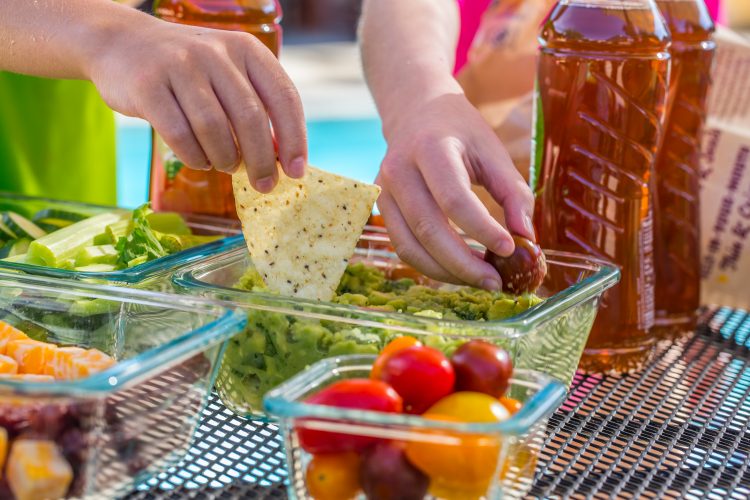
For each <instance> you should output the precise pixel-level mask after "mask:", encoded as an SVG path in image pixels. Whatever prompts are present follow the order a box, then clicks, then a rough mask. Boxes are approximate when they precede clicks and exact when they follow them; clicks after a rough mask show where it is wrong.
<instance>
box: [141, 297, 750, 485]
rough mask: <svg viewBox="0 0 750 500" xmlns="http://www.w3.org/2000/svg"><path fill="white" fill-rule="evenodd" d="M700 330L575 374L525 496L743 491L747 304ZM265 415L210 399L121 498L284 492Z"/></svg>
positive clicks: (747, 458)
mask: <svg viewBox="0 0 750 500" xmlns="http://www.w3.org/2000/svg"><path fill="white" fill-rule="evenodd" d="M702 325H703V326H701V328H700V329H699V331H698V332H697V333H696V334H695V335H693V336H691V337H689V338H687V339H685V340H682V341H680V342H677V343H675V344H673V345H672V346H666V347H663V348H661V349H660V351H659V352H658V355H657V357H656V359H655V360H654V362H653V363H651V364H650V365H649V366H648V368H647V369H646V370H644V371H643V372H642V373H639V374H636V375H628V376H622V377H604V376H595V375H585V376H584V375H579V376H577V377H576V379H575V381H574V383H573V386H572V387H571V391H570V396H569V398H568V400H567V401H566V402H565V404H564V405H563V406H562V407H561V408H560V410H558V412H557V413H556V414H555V415H554V416H553V417H552V418H551V420H550V423H549V428H548V430H549V433H548V438H547V440H546V443H545V447H544V449H543V451H542V454H541V456H540V460H539V465H538V467H537V472H536V479H535V482H534V485H533V487H532V490H531V492H530V496H531V497H543V498H548V497H566V498H568V497H570V498H613V497H618V498H657V497H659V498H695V499H698V498H716V499H724V498H737V499H744V498H750V471H749V470H748V469H749V468H750V428H749V426H750V397H749V396H750V316H748V315H746V314H745V313H743V312H738V311H733V310H729V309H716V310H709V311H706V313H705V314H704V320H703V321H702ZM283 467H284V457H283V451H282V443H281V440H280V438H279V436H278V435H277V433H276V429H275V427H274V426H272V425H268V424H260V423H255V422H250V421H247V420H244V419H242V418H239V417H236V416H234V415H233V414H232V413H231V412H229V411H228V410H227V409H226V408H224V406H223V405H222V404H221V403H220V402H219V400H218V399H212V400H211V402H210V404H209V405H208V407H207V408H206V410H205V412H204V415H203V420H202V423H201V426H200V429H199V431H198V434H197V437H196V442H195V445H194V446H193V448H192V450H191V452H190V454H189V455H188V456H187V457H186V458H185V460H184V461H183V462H182V463H181V464H180V465H179V466H177V467H174V468H172V469H170V470H168V471H166V472H164V473H162V474H161V475H159V476H158V477H157V478H155V479H152V480H151V481H149V482H147V483H144V484H143V485H142V486H141V488H139V490H138V491H136V492H134V493H132V494H131V495H130V496H129V497H128V498H129V499H132V500H136V499H177V498H215V499H234V498H243V499H245V498H275V497H280V498H284V497H285V496H286V495H285V490H284V487H283V482H284V479H285V472H284V468H283Z"/></svg>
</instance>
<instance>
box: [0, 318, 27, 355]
mask: <svg viewBox="0 0 750 500" xmlns="http://www.w3.org/2000/svg"><path fill="white" fill-rule="evenodd" d="M28 338H29V336H28V335H26V334H25V333H23V332H22V331H21V330H19V329H17V328H15V327H13V326H11V325H9V324H8V323H6V322H5V321H0V354H5V350H6V347H7V345H8V342H10V341H12V340H24V339H28Z"/></svg>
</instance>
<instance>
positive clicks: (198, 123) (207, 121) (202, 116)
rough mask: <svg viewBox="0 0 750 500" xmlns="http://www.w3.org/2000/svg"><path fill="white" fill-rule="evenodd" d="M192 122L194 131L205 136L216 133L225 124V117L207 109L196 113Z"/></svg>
mask: <svg viewBox="0 0 750 500" xmlns="http://www.w3.org/2000/svg"><path fill="white" fill-rule="evenodd" d="M194 122H195V123H194V125H193V126H194V128H195V131H196V132H198V133H199V134H201V135H207V136H215V135H218V134H219V133H220V131H221V130H222V129H223V128H225V127H226V125H227V121H226V118H224V117H222V116H219V114H218V113H214V112H212V111H208V110H204V111H201V112H200V113H198V114H197V115H196V116H195V118H194Z"/></svg>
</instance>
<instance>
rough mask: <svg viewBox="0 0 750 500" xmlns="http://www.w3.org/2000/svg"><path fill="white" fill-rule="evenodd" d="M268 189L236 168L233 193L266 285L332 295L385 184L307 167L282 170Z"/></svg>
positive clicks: (286, 290) (295, 292)
mask: <svg viewBox="0 0 750 500" xmlns="http://www.w3.org/2000/svg"><path fill="white" fill-rule="evenodd" d="M279 179H280V180H279V184H278V185H277V186H276V188H275V189H274V190H273V192H271V193H269V194H261V193H258V192H257V191H255V189H253V188H252V186H251V185H250V182H249V180H248V178H247V174H246V172H245V169H244V168H240V169H239V171H238V172H237V173H236V174H234V176H233V179H232V184H233V186H234V198H235V202H236V204H237V215H238V216H239V218H240V221H241V222H242V232H243V233H244V234H245V240H246V241H247V247H248V250H249V251H250V258H251V259H252V261H253V264H254V265H255V268H256V269H257V271H258V272H259V273H260V275H261V276H262V277H263V281H264V282H265V283H266V286H268V288H269V289H270V290H272V291H275V292H277V293H280V294H282V295H287V296H292V297H301V298H306V299H314V300H331V299H332V298H333V296H334V293H335V291H336V287H337V286H338V284H339V281H340V280H341V276H342V275H343V274H344V271H345V270H346V265H347V263H348V261H349V258H350V257H351V256H352V255H353V254H354V248H355V246H356V245H357V241H358V240H359V236H360V235H361V234H362V229H363V228H364V226H365V224H366V223H367V219H368V217H369V216H370V214H371V212H372V207H373V205H374V204H375V201H376V200H377V198H378V195H379V194H380V188H379V187H378V186H375V185H372V184H365V183H362V182H359V181H355V180H352V179H347V178H346V177H341V176H339V175H335V174H331V173H329V172H324V171H322V170H319V169H317V168H313V167H308V168H307V170H306V173H305V177H304V178H302V179H291V178H289V177H287V176H286V175H284V174H283V173H281V172H280V173H279Z"/></svg>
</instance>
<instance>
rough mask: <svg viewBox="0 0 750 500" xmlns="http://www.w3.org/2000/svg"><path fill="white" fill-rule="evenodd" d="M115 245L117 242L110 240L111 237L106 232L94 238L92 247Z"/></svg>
mask: <svg viewBox="0 0 750 500" xmlns="http://www.w3.org/2000/svg"><path fill="white" fill-rule="evenodd" d="M115 243H117V242H116V241H114V240H113V239H112V235H111V234H109V233H108V232H107V231H104V232H103V233H102V234H98V235H96V236H94V245H114V244H115Z"/></svg>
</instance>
